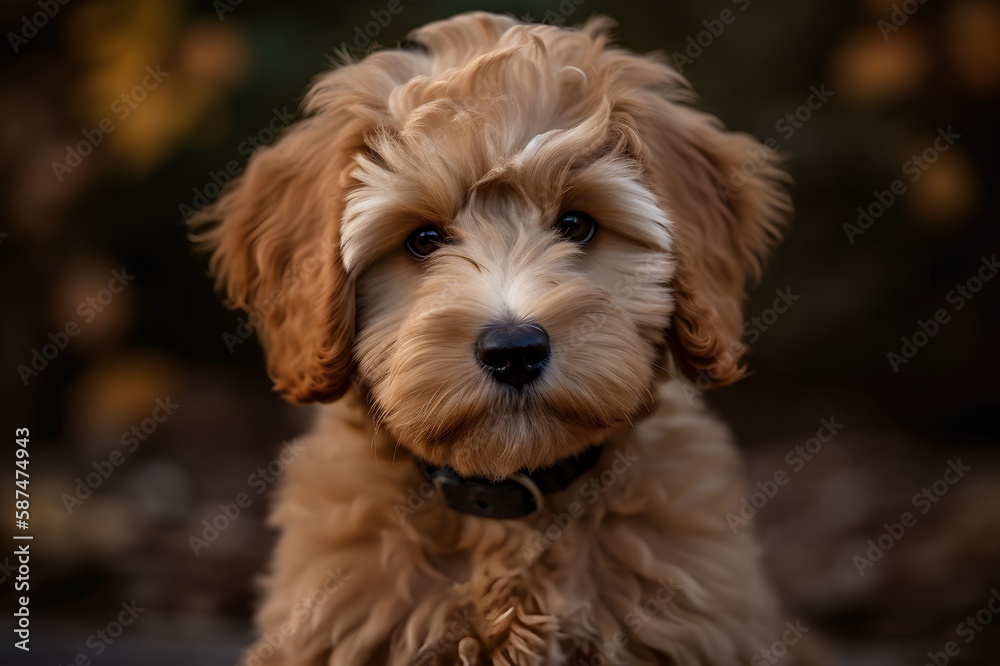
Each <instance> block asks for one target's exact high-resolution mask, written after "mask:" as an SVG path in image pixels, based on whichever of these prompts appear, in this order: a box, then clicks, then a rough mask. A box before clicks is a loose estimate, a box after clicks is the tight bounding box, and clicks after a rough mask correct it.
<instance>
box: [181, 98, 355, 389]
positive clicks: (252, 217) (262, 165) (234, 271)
mask: <svg viewBox="0 0 1000 666" xmlns="http://www.w3.org/2000/svg"><path fill="white" fill-rule="evenodd" d="M363 147H364V144H363V128H362V127H360V126H359V121H358V120H357V119H354V120H352V119H349V118H346V117H342V116H341V114H332V115H328V116H324V115H316V116H313V117H310V118H307V119H305V120H302V121H300V122H299V123H298V124H297V125H295V126H293V127H292V128H291V129H290V130H289V131H288V132H287V133H286V134H285V135H284V136H283V137H282V138H280V139H279V140H278V141H277V142H276V143H275V144H274V145H273V146H271V147H267V148H263V149H260V150H258V151H257V152H256V154H255V155H254V156H253V157H252V158H251V160H250V163H249V165H248V166H247V169H246V172H245V174H244V175H243V176H242V177H241V178H239V179H238V180H237V181H236V182H234V183H233V184H232V185H231V186H230V187H229V188H228V189H227V190H226V191H225V192H224V193H223V195H222V197H221V198H220V199H219V200H218V201H217V202H216V203H215V204H214V205H212V206H211V207H209V208H208V209H206V210H205V211H203V212H202V213H200V214H199V215H198V216H197V217H195V218H194V219H193V220H192V224H193V225H194V228H195V230H196V233H195V234H194V235H193V238H194V240H195V241H197V242H198V243H199V244H200V245H201V246H202V247H204V248H206V249H208V250H210V251H211V252H212V254H211V259H210V268H211V271H212V273H213V274H214V275H215V278H216V284H217V286H218V287H219V288H220V289H222V290H224V292H225V294H226V296H227V297H228V304H229V305H230V306H231V307H233V308H242V309H243V310H246V311H247V313H248V314H249V315H250V316H249V320H250V322H251V324H252V325H253V326H254V327H255V328H256V329H257V332H258V335H259V336H260V338H261V341H262V343H263V345H264V349H265V351H266V353H267V368H268V373H269V374H270V376H271V378H272V379H273V380H274V386H275V390H278V391H280V392H281V393H282V394H283V395H284V396H285V397H286V398H287V399H288V400H290V401H292V402H298V403H308V402H328V401H331V400H335V399H336V398H338V397H339V396H340V395H341V394H342V393H343V392H344V391H345V390H346V389H347V387H348V386H349V383H350V374H351V370H352V358H351V350H352V346H353V342H354V286H353V284H352V280H351V279H350V278H349V276H348V275H347V274H346V271H345V270H344V266H343V262H342V261H341V256H340V229H339V227H340V219H341V213H342V211H343V206H344V191H343V190H344V187H345V181H346V178H343V177H342V176H343V175H344V173H345V168H346V167H347V166H348V165H349V164H350V163H351V159H352V155H353V154H354V153H355V152H357V151H358V150H361V149H362V148H363Z"/></svg>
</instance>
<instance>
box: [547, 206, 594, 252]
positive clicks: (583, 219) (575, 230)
mask: <svg viewBox="0 0 1000 666" xmlns="http://www.w3.org/2000/svg"><path fill="white" fill-rule="evenodd" d="M556 230H557V231H558V232H559V235H560V236H562V237H563V238H565V239H566V240H569V241H573V242H574V243H579V244H580V245H586V244H587V243H589V242H590V240H591V239H592V238H593V237H594V233H595V232H596V231H597V222H594V218H592V217H591V216H589V215H587V214H586V213H581V212H580V211H578V210H573V211H570V212H568V213H563V214H562V215H561V216H560V217H559V223H558V224H556Z"/></svg>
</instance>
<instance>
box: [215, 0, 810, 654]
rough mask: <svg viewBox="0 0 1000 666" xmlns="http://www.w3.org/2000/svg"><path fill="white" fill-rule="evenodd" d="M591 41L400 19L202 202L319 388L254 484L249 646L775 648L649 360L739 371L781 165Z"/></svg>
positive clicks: (773, 618)
mask: <svg viewBox="0 0 1000 666" xmlns="http://www.w3.org/2000/svg"><path fill="white" fill-rule="evenodd" d="M608 29H609V23H608V22H607V21H606V20H601V19H596V20H591V21H589V22H588V23H586V24H585V25H584V26H582V27H581V28H579V29H564V28H556V27H552V26H545V25H530V24H524V23H521V22H519V21H516V20H514V19H512V18H509V17H505V16H498V15H492V14H485V13H472V14H464V15H461V16H458V17H455V18H453V19H450V20H447V21H441V22H438V23H434V24H431V25H429V26H427V27H425V28H422V29H420V30H418V31H416V33H415V34H414V36H413V37H414V40H415V42H416V46H417V48H414V49H409V50H406V49H389V50H384V51H381V52H378V53H375V54H373V55H370V56H368V57H367V58H365V59H364V60H362V61H360V62H356V63H353V64H349V65H346V66H343V67H339V68H337V69H335V70H334V71H332V72H329V73H327V74H324V75H323V76H321V77H320V78H319V79H318V80H317V81H316V83H315V85H314V86H313V88H312V90H311V92H310V93H309V96H308V98H307V100H306V102H305V106H304V119H303V120H301V121H300V122H299V123H298V124H296V125H295V126H293V127H292V128H291V129H290V130H289V131H288V132H287V133H286V134H285V135H284V136H283V137H282V138H281V139H280V140H279V141H278V142H277V143H276V144H275V145H273V146H271V147H268V148H264V149H261V150H260V151H259V152H258V153H257V154H256V155H255V156H254V158H253V159H252V160H251V162H250V165H249V167H248V169H247V172H246V174H245V175H244V176H243V177H242V179H240V181H239V182H237V183H235V185H234V186H233V187H231V188H230V189H229V190H228V191H227V192H226V193H225V194H224V196H223V197H222V198H221V200H220V201H219V202H218V203H217V204H216V205H215V206H214V207H213V208H212V209H211V210H209V211H207V212H206V214H205V215H203V216H202V217H201V219H200V220H199V221H198V223H199V224H200V225H202V226H201V228H200V233H199V238H200V240H201V241H202V242H203V243H204V244H206V245H207V246H208V247H209V248H210V249H211V250H212V251H213V254H212V258H211V267H212V269H213V271H214V272H215V274H216V275H217V276H218V281H219V284H220V285H221V286H222V287H223V288H224V289H225V292H226V294H227V295H228V298H229V300H230V302H231V303H232V304H233V305H234V306H237V307H240V308H244V309H246V310H248V311H251V312H254V313H256V314H258V315H260V317H261V318H262V320H263V321H262V324H261V327H260V331H259V333H260V335H261V337H262V339H263V342H264V346H265V348H266V351H267V356H268V369H269V372H270V374H271V377H272V378H273V379H274V382H275V386H276V388H277V389H278V390H280V391H281V392H282V393H283V394H284V395H285V396H286V397H287V398H289V399H290V400H292V401H294V402H298V403H311V402H322V403H332V404H331V405H329V406H326V407H324V408H323V410H322V411H321V412H320V413H319V415H318V420H317V423H316V425H315V427H314V429H313V431H312V433H311V434H310V435H309V436H308V437H307V438H306V439H305V440H304V441H303V444H304V446H305V449H304V453H303V454H302V455H301V456H300V457H299V458H298V459H297V461H296V462H295V463H294V464H293V465H291V466H290V468H289V469H288V471H287V473H286V475H285V478H283V480H282V484H283V485H282V488H281V491H280V493H279V496H278V501H277V506H276V508H275V511H274V513H273V516H272V522H273V525H275V526H276V527H277V528H279V529H280V530H281V537H280V542H279V544H278V546H277V550H276V552H275V556H274V560H273V564H272V568H271V573H270V575H269V577H268V578H267V581H266V597H265V599H264V603H263V606H262V608H261V610H260V613H259V617H258V622H259V627H260V630H261V635H262V638H261V640H260V641H259V642H258V643H257V645H255V646H254V647H253V648H252V649H251V650H250V651H248V653H247V655H246V656H245V662H246V663H247V664H270V665H277V664H283V665H284V664H287V665H294V666H307V665H314V664H315V665H319V664H334V665H337V666H364V665H368V664H371V665H382V664H392V665H396V664H447V665H449V666H450V665H453V664H493V665H495V666H499V665H501V664H520V665H528V664H571V665H573V666H576V665H578V664H674V665H678V666H680V665H686V664H712V665H716V666H718V665H728V664H747V663H749V662H750V661H751V660H753V659H755V656H756V659H758V660H760V659H762V657H761V655H762V654H763V653H762V650H769V649H771V648H772V646H774V645H776V644H778V643H782V642H783V643H782V644H785V645H786V646H787V645H788V644H790V643H791V642H797V641H798V638H795V639H794V640H793V639H790V638H788V636H789V635H790V634H789V632H790V628H789V627H791V626H792V625H789V626H788V627H786V625H785V621H786V620H787V619H788V618H785V617H783V616H782V615H781V614H780V613H779V611H778V610H777V605H776V603H775V600H774V598H773V596H772V593H771V591H770V590H769V588H768V585H767V583H766V581H765V579H764V577H763V575H762V572H761V568H760V565H759V562H758V550H757V546H756V545H755V544H754V542H753V540H752V538H751V537H750V536H748V535H747V533H745V532H740V533H739V534H734V533H733V531H732V530H731V529H730V527H729V525H727V522H726V518H725V516H726V514H727V512H730V511H731V510H732V509H733V507H735V506H737V505H738V500H739V497H740V496H741V482H740V464H739V457H738V455H737V452H736V451H735V449H734V447H733V446H732V444H731V442H730V437H729V435H728V433H727V431H726V430H725V428H724V427H723V426H722V425H720V424H719V423H718V422H716V420H715V419H713V418H712V417H711V416H709V415H707V414H706V413H705V412H704V410H703V408H702V407H701V406H700V404H699V403H698V401H697V399H696V398H695V397H694V396H693V395H692V392H691V391H688V392H687V393H685V391H684V390H683V385H682V383H681V381H679V380H678V379H677V378H678V377H681V376H686V377H687V378H689V379H694V380H697V381H698V382H699V383H700V385H702V386H706V385H709V384H711V385H719V384H725V383H728V382H731V381H733V380H735V379H737V378H738V377H739V376H740V375H741V373H742V366H741V355H742V352H743V346H742V344H741V342H740V331H741V325H742V320H741V309H742V300H743V298H744V285H745V283H746V282H747V280H748V278H751V279H752V278H754V277H756V276H757V275H758V273H759V271H760V268H761V261H762V258H763V255H764V254H765V253H766V252H767V250H768V249H769V247H770V246H771V245H772V243H773V242H774V241H775V240H776V237H777V232H778V227H779V226H780V224H781V222H782V221H783V219H784V218H785V217H786V215H787V214H788V212H789V208H790V206H789V199H788V196H787V194H786V193H785V191H784V189H783V188H782V187H781V186H780V185H779V184H778V182H779V181H781V180H782V179H783V173H782V172H781V171H780V170H779V169H778V168H777V167H776V166H774V164H773V163H772V162H771V161H769V160H764V161H763V163H762V164H761V162H760V160H759V156H760V155H765V154H767V153H766V151H764V150H763V148H762V147H761V145H760V144H759V143H757V142H756V141H755V140H754V139H752V138H750V137H749V136H746V135H742V134H733V133H729V132H727V131H725V129H724V128H723V127H722V126H721V124H720V123H719V121H718V120H717V119H715V118H714V117H712V116H710V115H707V114H705V113H703V112H700V111H698V110H696V109H695V108H693V107H692V106H691V104H692V101H693V95H692V93H691V91H690V90H689V88H688V86H687V84H686V82H685V81H684V79H683V78H682V77H681V76H680V75H679V74H678V73H677V72H675V71H674V70H673V69H671V68H670V67H669V66H667V65H665V64H664V63H663V62H662V61H661V60H659V59H657V58H655V57H644V56H637V55H634V54H632V53H629V52H627V51H624V50H621V49H618V48H614V47H612V46H610V45H609V44H608ZM745 163H749V164H753V165H755V169H754V170H753V172H752V173H750V174H749V175H745V176H741V177H740V178H739V179H738V180H735V181H734V180H733V174H734V173H735V172H736V170H737V169H739V168H740V167H741V166H743V165H744V164H745ZM745 171H746V169H745ZM783 636H784V638H783ZM769 654H770V653H769ZM792 661H793V659H792V657H791V656H789V657H786V658H784V660H783V663H791V662H792ZM754 663H758V662H756V661H755V662H754ZM760 663H764V662H760Z"/></svg>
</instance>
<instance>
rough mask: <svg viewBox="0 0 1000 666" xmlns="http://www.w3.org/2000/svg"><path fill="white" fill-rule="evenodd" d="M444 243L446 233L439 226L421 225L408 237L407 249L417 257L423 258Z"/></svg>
mask: <svg viewBox="0 0 1000 666" xmlns="http://www.w3.org/2000/svg"><path fill="white" fill-rule="evenodd" d="M442 243H444V233H442V232H441V230H440V229H438V228H437V227H431V226H427V227H420V228H419V229H417V230H416V231H414V232H413V233H412V234H410V237H409V238H407V239H406V249H407V250H409V251H410V254H412V255H413V256H414V257H416V258H417V259H423V258H424V257H426V256H427V255H429V254H430V253H431V252H433V251H434V250H436V249H438V248H439V247H441V244H442Z"/></svg>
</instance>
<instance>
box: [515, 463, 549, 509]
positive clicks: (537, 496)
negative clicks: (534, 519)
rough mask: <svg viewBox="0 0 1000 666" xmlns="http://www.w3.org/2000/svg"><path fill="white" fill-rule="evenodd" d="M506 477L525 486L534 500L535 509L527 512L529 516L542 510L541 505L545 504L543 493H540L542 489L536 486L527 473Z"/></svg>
mask: <svg viewBox="0 0 1000 666" xmlns="http://www.w3.org/2000/svg"><path fill="white" fill-rule="evenodd" d="M508 478H509V479H510V480H511V481H515V482H517V483H519V484H521V485H522V486H524V487H525V488H527V490H528V492H529V493H531V497H532V499H534V500H535V510H534V511H532V512H531V513H529V514H528V515H529V516H533V515H535V514H536V513H538V512H539V511H541V510H542V506H543V505H544V504H545V495H543V494H542V491H541V489H540V488H539V487H538V484H536V483H535V482H534V481H532V480H531V477H529V476H528V475H527V474H520V473H519V474H512V475H511V476H510V477H508Z"/></svg>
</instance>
